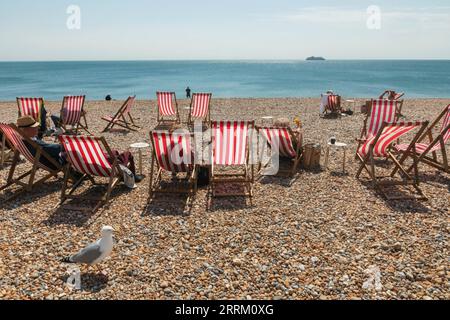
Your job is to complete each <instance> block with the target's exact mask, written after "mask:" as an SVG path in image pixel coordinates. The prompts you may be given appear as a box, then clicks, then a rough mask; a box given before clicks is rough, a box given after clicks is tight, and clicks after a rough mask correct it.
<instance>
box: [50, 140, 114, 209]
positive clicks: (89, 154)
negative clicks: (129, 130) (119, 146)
mask: <svg viewBox="0 0 450 320" xmlns="http://www.w3.org/2000/svg"><path fill="white" fill-rule="evenodd" d="M58 138H59V141H60V142H61V145H62V146H63V148H64V151H65V153H66V157H67V161H68V164H67V165H66V167H65V172H64V185H63V189H62V191H61V202H60V205H62V204H63V203H64V202H65V201H66V200H67V199H85V200H93V201H97V202H98V203H97V205H96V207H95V208H94V209H93V211H94V212H95V211H96V210H97V209H98V208H99V207H100V206H101V205H103V204H106V203H107V202H108V201H109V199H110V195H111V191H112V189H113V188H114V187H115V186H116V185H117V183H118V182H119V181H120V180H121V179H122V178H123V176H122V170H121V169H120V167H119V164H118V160H117V158H116V157H115V156H114V155H113V153H112V151H111V149H110V148H109V146H108V144H107V143H106V140H105V138H103V137H101V138H97V137H84V136H68V135H61V136H59V137H58ZM70 168H72V169H73V170H75V171H77V172H79V173H81V174H82V176H81V177H80V179H79V180H78V181H76V182H75V183H74V185H73V186H72V188H71V190H70V191H69V192H66V191H67V187H68V178H69V172H70ZM94 177H100V178H107V179H108V184H107V189H106V192H105V193H104V194H102V195H101V196H97V197H94V196H84V195H75V194H73V193H74V192H75V190H76V189H77V188H78V187H79V186H80V185H81V183H82V182H83V181H84V180H86V179H89V180H90V181H91V182H92V183H93V184H96V183H95V180H94ZM79 209H82V208H79Z"/></svg>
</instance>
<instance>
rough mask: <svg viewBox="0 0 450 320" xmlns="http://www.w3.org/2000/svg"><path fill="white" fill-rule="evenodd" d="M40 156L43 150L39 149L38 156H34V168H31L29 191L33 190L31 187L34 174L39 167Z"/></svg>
mask: <svg viewBox="0 0 450 320" xmlns="http://www.w3.org/2000/svg"><path fill="white" fill-rule="evenodd" d="M40 158H41V150H40V149H38V150H37V152H36V156H35V158H34V162H33V169H31V173H30V179H29V181H28V186H27V191H31V189H32V188H33V181H34V176H35V175H36V171H37V169H38V163H39V160H40Z"/></svg>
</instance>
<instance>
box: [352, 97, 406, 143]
mask: <svg viewBox="0 0 450 320" xmlns="http://www.w3.org/2000/svg"><path fill="white" fill-rule="evenodd" d="M399 117H400V114H399V112H398V109H397V102H395V101H390V100H379V99H378V100H371V102H370V108H369V111H368V112H367V116H366V118H365V119H364V124H363V128H362V130H361V136H360V138H359V139H357V141H358V149H357V150H359V147H360V146H361V144H363V143H364V142H365V141H367V140H368V139H370V138H372V137H374V136H376V135H377V133H378V132H379V131H380V128H381V126H382V125H383V123H384V122H387V123H392V122H398V120H399Z"/></svg>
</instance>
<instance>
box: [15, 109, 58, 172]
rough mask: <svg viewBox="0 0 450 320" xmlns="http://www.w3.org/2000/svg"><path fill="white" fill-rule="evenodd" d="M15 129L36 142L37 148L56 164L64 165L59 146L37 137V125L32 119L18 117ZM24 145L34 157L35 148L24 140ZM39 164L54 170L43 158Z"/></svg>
mask: <svg viewBox="0 0 450 320" xmlns="http://www.w3.org/2000/svg"><path fill="white" fill-rule="evenodd" d="M17 127H18V128H19V129H21V130H22V132H23V133H24V135H25V136H26V137H28V138H30V139H31V140H33V141H34V142H36V143H37V144H38V145H39V146H41V147H42V150H44V151H45V152H46V153H47V154H48V155H49V156H50V157H52V158H53V159H54V160H55V161H56V162H58V163H60V164H61V165H64V164H65V163H66V161H65V160H64V158H63V157H62V156H61V152H62V147H61V145H59V144H57V143H47V142H45V141H43V140H41V139H40V138H39V137H38V136H39V123H38V122H36V121H35V120H34V119H33V118H32V117H30V116H23V117H20V118H19V119H17ZM25 145H26V146H27V148H28V150H29V151H30V153H31V154H32V155H33V156H35V155H36V150H35V148H34V147H33V146H32V145H31V144H29V143H28V142H27V141H26V140H25ZM40 162H41V163H42V164H43V165H45V166H46V167H48V168H50V169H56V168H55V166H54V165H53V164H52V163H51V162H50V161H49V160H48V159H47V158H45V157H41V158H40Z"/></svg>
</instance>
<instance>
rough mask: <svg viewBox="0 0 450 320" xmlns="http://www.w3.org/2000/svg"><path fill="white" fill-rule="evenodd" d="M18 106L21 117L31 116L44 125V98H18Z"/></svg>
mask: <svg viewBox="0 0 450 320" xmlns="http://www.w3.org/2000/svg"><path fill="white" fill-rule="evenodd" d="M16 100H17V106H18V109H19V117H22V116H31V117H32V118H33V119H34V120H35V121H36V122H39V124H40V125H41V126H42V123H41V113H42V108H43V107H44V99H42V98H17V99H16Z"/></svg>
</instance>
